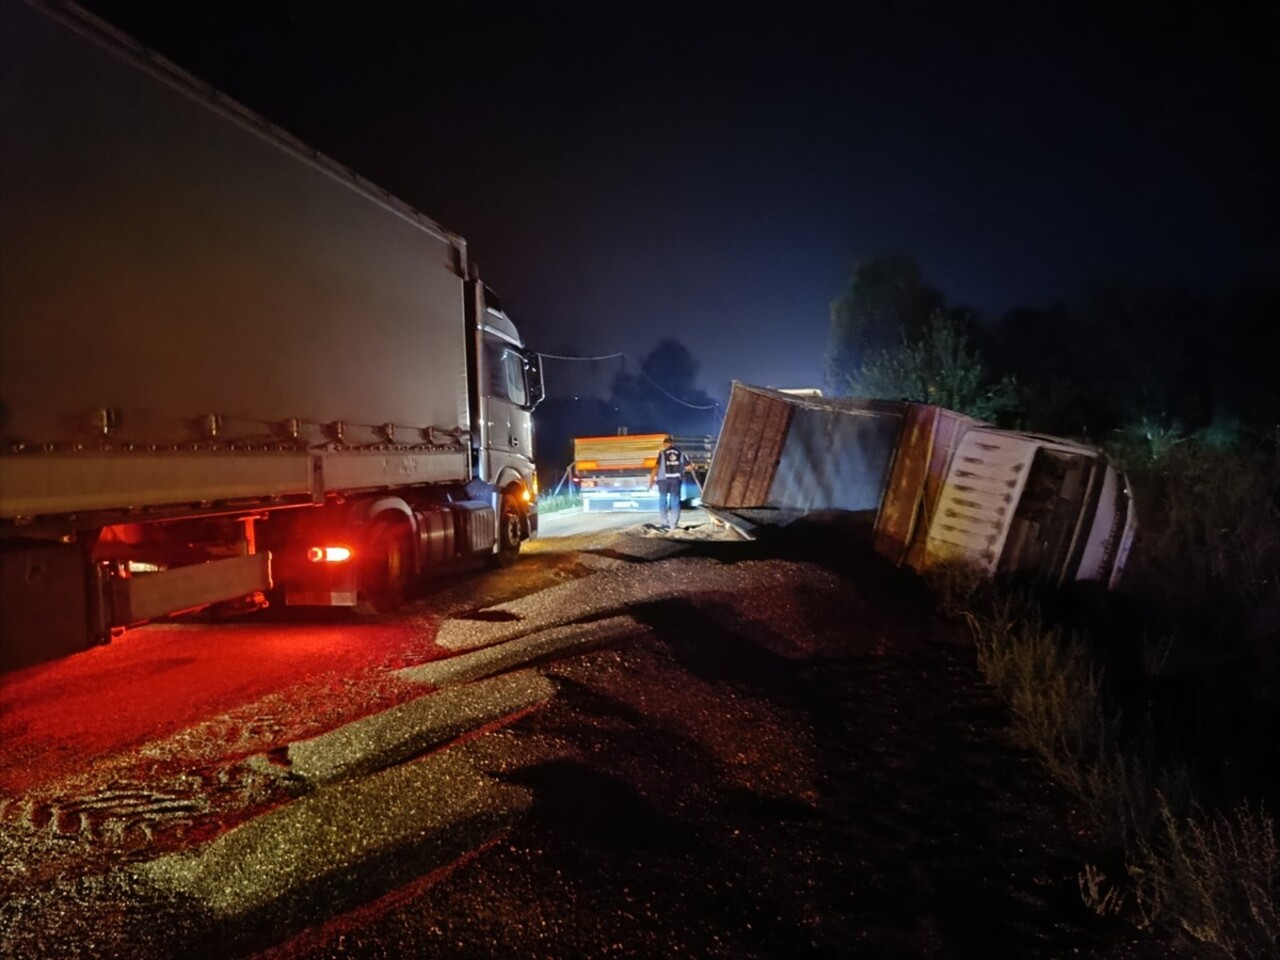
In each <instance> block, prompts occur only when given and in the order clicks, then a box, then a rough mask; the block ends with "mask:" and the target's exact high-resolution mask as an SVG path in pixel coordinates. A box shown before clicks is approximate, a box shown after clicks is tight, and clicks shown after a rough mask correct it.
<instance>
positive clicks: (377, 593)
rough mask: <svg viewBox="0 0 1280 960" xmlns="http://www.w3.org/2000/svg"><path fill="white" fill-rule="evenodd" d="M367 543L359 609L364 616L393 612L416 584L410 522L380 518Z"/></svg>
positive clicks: (361, 567) (360, 583) (373, 525)
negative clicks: (413, 584) (414, 580)
mask: <svg viewBox="0 0 1280 960" xmlns="http://www.w3.org/2000/svg"><path fill="white" fill-rule="evenodd" d="M365 542H366V546H365V547H364V549H363V551H362V556H361V559H360V561H359V563H360V566H359V573H358V577H359V581H358V588H359V591H360V592H359V596H358V598H357V601H356V605H355V611H356V613H358V614H360V615H362V616H368V615H371V614H378V613H389V612H390V611H392V610H395V609H396V608H397V607H399V606H401V605H402V604H403V603H404V601H405V597H406V596H407V595H408V592H409V587H410V586H411V585H412V583H413V555H412V553H411V546H412V544H411V541H410V530H409V525H408V524H407V523H405V522H404V521H403V520H399V519H391V518H388V519H384V520H376V521H374V523H373V524H372V525H371V527H370V529H369V536H368V538H367V539H366V541H365Z"/></svg>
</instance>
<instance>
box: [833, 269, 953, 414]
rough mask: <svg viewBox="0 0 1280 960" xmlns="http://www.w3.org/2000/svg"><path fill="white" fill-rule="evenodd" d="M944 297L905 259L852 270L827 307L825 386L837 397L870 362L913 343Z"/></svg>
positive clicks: (939, 307) (922, 331) (941, 303)
mask: <svg viewBox="0 0 1280 960" xmlns="http://www.w3.org/2000/svg"><path fill="white" fill-rule="evenodd" d="M943 304H944V300H943V296H942V294H941V293H939V292H938V291H937V290H935V289H933V288H932V287H930V286H928V285H927V284H925V283H924V281H923V280H922V279H921V277H920V267H919V266H918V265H917V264H916V262H915V260H913V259H912V258H911V257H907V256H891V257H876V258H874V259H872V260H865V261H863V262H861V263H859V264H857V265H856V266H855V267H854V268H853V273H852V274H851V275H850V277H849V286H848V288H847V289H846V290H845V292H844V293H843V294H841V295H840V296H839V297H837V298H836V300H835V301H834V302H833V303H832V304H831V330H830V333H829V335H828V339H827V356H826V370H825V374H826V381H827V386H828V387H830V388H831V389H833V390H835V391H836V392H837V393H839V392H843V391H844V389H845V388H846V386H847V384H848V381H849V376H850V374H852V373H853V372H855V371H857V370H859V369H860V368H861V367H862V366H863V364H865V363H866V362H867V361H868V360H869V359H870V358H871V357H873V356H875V355H877V354H878V353H880V352H881V351H884V350H891V349H893V348H894V347H895V346H897V345H898V344H900V343H902V342H903V339H904V338H905V339H906V340H908V341H914V340H916V339H918V338H919V337H920V336H921V335H922V334H923V333H924V331H925V328H926V327H927V326H928V323H929V318H930V317H931V316H933V314H934V312H935V311H937V310H939V309H941V308H942V306H943Z"/></svg>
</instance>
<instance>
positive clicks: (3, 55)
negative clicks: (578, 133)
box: [0, 0, 542, 667]
mask: <svg viewBox="0 0 1280 960" xmlns="http://www.w3.org/2000/svg"><path fill="white" fill-rule="evenodd" d="M0 18H2V19H0V44H2V45H3V46H2V47H0V69H2V70H3V82H2V83H0V205H2V206H0V657H2V658H3V665H4V666H5V667H12V666H19V665H23V664H26V663H30V662H34V661H36V660H45V659H50V658H52V657H56V656H60V655H64V654H69V653H73V652H75V651H79V650H82V649H85V648H87V647H90V646H92V645H95V644H98V643H101V642H105V641H107V640H109V639H110V638H111V637H113V636H115V635H118V634H120V633H122V632H123V631H124V629H125V628H128V627H132V626H135V625H137V624H141V623H145V622H148V621H152V620H156V619H158V618H163V617H168V616H171V615H174V614H177V613H183V612H188V611H194V610H200V609H203V608H207V607H211V606H219V607H227V608H230V609H252V608H255V607H261V606H263V605H264V604H266V603H269V602H274V601H278V602H281V603H284V604H295V605H313V606H314V605H320V606H338V607H352V608H355V609H356V610H358V611H361V612H370V611H373V612H376V611H384V610H388V609H391V608H393V607H395V606H396V605H397V604H398V603H399V602H400V601H401V600H402V599H403V598H404V597H405V595H406V592H407V591H408V590H409V589H410V587H411V586H412V585H413V584H414V583H415V581H416V580H417V579H418V578H420V577H423V576H425V575H427V574H430V573H431V572H432V571H435V570H437V569H441V568H444V567H446V566H449V565H453V564H458V563H460V562H463V561H472V562H474V561H488V562H490V563H494V564H505V563H509V562H512V561H513V560H514V559H515V557H516V556H517V554H518V552H519V550H520V545H521V543H522V541H524V540H526V539H528V538H531V537H534V536H536V534H537V529H538V514H537V501H536V495H537V481H536V477H535V474H534V467H533V425H532V411H533V409H534V407H535V406H536V405H537V404H538V402H539V400H540V399H541V397H542V380H541V367H540V364H539V358H538V355H537V354H536V353H534V352H532V351H531V350H529V349H528V348H527V347H526V346H525V344H524V341H523V339H522V337H521V335H520V333H519V331H518V330H517V328H516V326H515V325H514V324H513V323H512V321H511V320H510V319H509V318H508V316H507V314H506V313H505V311H504V310H503V307H502V305H501V302H500V301H499V300H498V298H497V297H496V295H494V294H493V292H492V291H491V290H490V289H489V288H488V287H487V286H486V285H485V283H484V282H483V280H482V279H481V277H480V275H479V271H478V270H477V268H476V265H475V264H474V263H473V262H472V260H471V259H470V257H469V254H468V249H467V244H466V242H465V241H464V240H463V239H462V238H461V237H459V236H457V235H456V234H454V233H451V232H450V231H448V230H446V229H445V228H443V227H441V226H440V225H439V224H437V223H436V222H434V221H433V220H431V219H430V218H428V217H427V216H425V215H423V214H422V213H420V212H419V211H417V210H416V209H414V208H413V207H412V206H410V205H409V204H407V203H405V202H403V201H402V200H400V199H397V198H396V197H394V196H392V195H390V194H389V193H387V192H386V191H384V190H382V189H380V188H378V187H377V186H375V185H374V184H373V183H371V182H369V181H367V180H365V179H364V178H362V177H361V176H359V175H358V174H356V173H354V172H353V171H351V170H350V169H348V168H346V167H345V166H343V165H342V164H340V163H338V162H336V161H334V160H332V159H330V158H329V157H327V156H325V155H324V154H321V153H319V152H317V151H315V150H313V149H312V148H310V147H309V146H307V145H306V144H304V143H302V142H301V141H299V140H297V139H295V138H294V137H292V136H290V135H289V134H288V133H285V132H284V131H282V130H280V129H279V128H277V127H276V126H274V125H272V124H271V123H270V122H269V121H267V120H265V119H263V118H262V117H260V116H258V115H256V114H255V113H253V112H252V111H250V110H248V109H246V108H245V107H243V106H241V105H240V104H238V103H236V102H234V101H232V100H230V99H229V98H227V97H225V96H224V95H222V94H221V93H219V92H218V91H217V90H215V89H213V88H211V87H209V86H207V85H206V84H204V83H202V82H201V81H199V80H197V79H196V78H194V77H192V76H190V75H189V74H187V73H186V72H184V71H183V70H181V69H180V68H178V67H177V66H175V65H174V64H173V63H171V62H169V61H167V60H165V59H163V58H162V57H160V56H158V55H156V54H155V53H152V52H151V51H149V50H147V49H146V48H144V47H142V46H141V45H139V44H138V43H136V42H134V41H133V40H131V39H130V38H129V37H127V36H125V35H123V34H121V33H120V32H118V31H116V30H115V29H113V28H112V27H111V26H109V25H108V24H106V23H104V22H102V21H101V20H99V19H98V18H96V17H94V16H92V15H90V14H89V13H87V12H85V11H83V10H82V9H80V8H78V7H75V6H74V5H70V4H61V3H53V2H45V0H0Z"/></svg>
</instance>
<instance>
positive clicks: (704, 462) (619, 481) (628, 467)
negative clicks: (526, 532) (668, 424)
mask: <svg viewBox="0 0 1280 960" xmlns="http://www.w3.org/2000/svg"><path fill="white" fill-rule="evenodd" d="M668 436H669V434H665V433H636V434H630V433H623V434H617V435H614V436H603V437H575V438H574V440H573V463H572V464H571V465H570V472H571V475H572V478H573V485H574V487H575V488H576V490H577V491H578V493H579V494H580V495H581V496H582V509H583V511H584V512H586V513H592V512H595V513H600V512H602V511H610V512H611V511H615V510H648V511H654V512H656V511H657V509H658V492H657V490H656V489H655V488H653V487H652V486H650V483H649V478H650V476H651V474H652V473H653V467H654V464H656V463H657V462H658V453H659V451H661V450H662V442H663V440H665V439H666V438H667V437H668ZM672 442H673V443H674V444H675V445H676V446H677V447H679V448H680V449H681V450H683V451H684V453H685V456H687V457H688V458H689V465H690V467H692V468H693V474H692V475H691V474H689V473H687V472H686V474H685V477H684V482H683V484H682V488H681V500H687V501H690V502H692V501H693V500H695V499H697V498H698V497H699V496H700V495H701V492H702V491H701V488H700V483H701V481H702V478H703V477H705V476H706V471H707V468H708V467H709V466H710V462H711V452H712V450H713V448H714V442H713V441H712V439H711V438H710V437H672Z"/></svg>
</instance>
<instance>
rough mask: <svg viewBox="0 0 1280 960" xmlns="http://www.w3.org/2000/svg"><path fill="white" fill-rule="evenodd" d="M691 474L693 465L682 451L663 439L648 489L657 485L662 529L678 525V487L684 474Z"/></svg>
mask: <svg viewBox="0 0 1280 960" xmlns="http://www.w3.org/2000/svg"><path fill="white" fill-rule="evenodd" d="M686 470H688V471H689V472H690V473H692V472H693V464H691V463H690V462H689V458H688V457H687V456H685V453H684V451H683V450H681V449H680V448H679V447H677V446H676V445H675V444H674V443H672V442H671V438H670V437H663V439H662V449H661V450H659V451H658V460H657V462H656V463H655V464H654V465H653V470H652V472H650V474H649V489H650V490H652V489H653V485H654V483H655V482H656V483H657V485H658V513H659V515H660V516H661V517H662V529H664V530H673V529H675V528H676V527H678V526H679V525H680V487H681V484H682V481H683V480H684V472H685V471H686Z"/></svg>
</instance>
